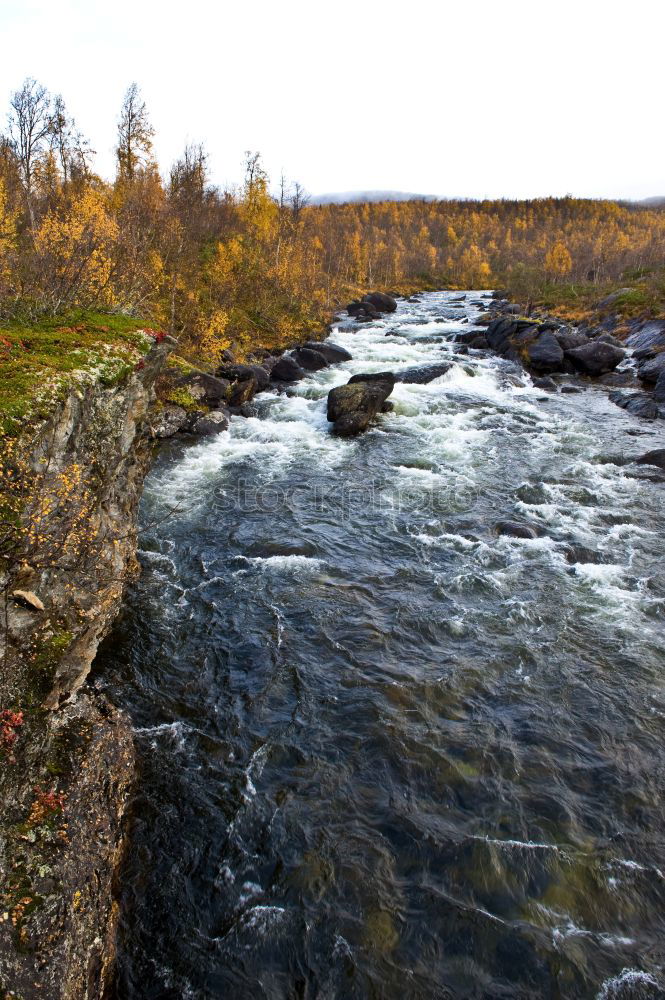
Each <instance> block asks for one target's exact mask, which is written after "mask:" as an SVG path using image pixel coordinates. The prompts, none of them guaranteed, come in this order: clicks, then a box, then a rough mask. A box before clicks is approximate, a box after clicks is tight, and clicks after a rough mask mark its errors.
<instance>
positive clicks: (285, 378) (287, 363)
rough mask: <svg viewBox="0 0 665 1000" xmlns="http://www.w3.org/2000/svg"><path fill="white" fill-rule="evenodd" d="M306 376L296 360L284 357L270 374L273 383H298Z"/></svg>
mask: <svg viewBox="0 0 665 1000" xmlns="http://www.w3.org/2000/svg"><path fill="white" fill-rule="evenodd" d="M305 374H306V373H305V371H304V370H303V369H302V368H301V367H300V365H299V364H298V362H297V361H296V360H295V358H290V357H288V356H287V355H284V357H283V358H280V359H279V361H278V362H277V364H276V365H274V367H273V369H272V371H271V372H270V378H271V379H272V380H273V382H298V381H300V379H301V378H304V377H305Z"/></svg>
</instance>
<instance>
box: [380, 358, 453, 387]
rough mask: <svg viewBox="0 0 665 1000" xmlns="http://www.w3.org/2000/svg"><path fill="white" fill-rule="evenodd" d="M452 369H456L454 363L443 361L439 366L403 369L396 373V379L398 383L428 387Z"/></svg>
mask: <svg viewBox="0 0 665 1000" xmlns="http://www.w3.org/2000/svg"><path fill="white" fill-rule="evenodd" d="M451 368H454V362H452V361H441V362H440V363H439V364H433V365H419V366H418V367H417V368H402V370H401V371H397V372H395V373H394V378H395V381H396V382H404V383H406V384H409V385H426V384H427V383H428V382H433V381H434V379H435V378H439V377H440V376H441V375H445V374H446V372H448V371H450V369H451Z"/></svg>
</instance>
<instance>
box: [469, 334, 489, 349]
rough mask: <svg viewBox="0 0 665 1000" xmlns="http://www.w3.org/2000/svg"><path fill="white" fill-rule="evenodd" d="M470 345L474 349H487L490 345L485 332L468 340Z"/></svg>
mask: <svg viewBox="0 0 665 1000" xmlns="http://www.w3.org/2000/svg"><path fill="white" fill-rule="evenodd" d="M468 346H469V347H472V348H473V349H474V351H487V350H489V346H490V345H489V344H488V343H487V337H486V336H485V335H484V334H483V333H478V334H476V336H475V337H473V338H472V339H471V340H469V341H468Z"/></svg>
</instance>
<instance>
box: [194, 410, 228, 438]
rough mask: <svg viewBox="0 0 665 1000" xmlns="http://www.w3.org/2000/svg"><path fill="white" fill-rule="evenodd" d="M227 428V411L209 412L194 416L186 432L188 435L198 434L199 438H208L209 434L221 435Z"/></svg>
mask: <svg viewBox="0 0 665 1000" xmlns="http://www.w3.org/2000/svg"><path fill="white" fill-rule="evenodd" d="M228 428H229V414H228V411H227V410H211V411H210V412H209V413H201V414H197V415H196V419H195V420H193V421H192V423H191V425H190V426H189V428H188V430H189V432H190V434H198V435H199V436H200V437H210V435H211V434H221V433H222V431H226V430H228Z"/></svg>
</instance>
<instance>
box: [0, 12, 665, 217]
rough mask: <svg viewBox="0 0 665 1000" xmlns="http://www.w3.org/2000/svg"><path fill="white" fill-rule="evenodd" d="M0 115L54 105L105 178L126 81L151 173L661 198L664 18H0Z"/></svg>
mask: <svg viewBox="0 0 665 1000" xmlns="http://www.w3.org/2000/svg"><path fill="white" fill-rule="evenodd" d="M0 39H1V50H0V51H1V53H2V58H1V59H0V99H1V103H2V104H3V106H4V107H6V105H7V102H8V100H9V95H10V92H11V91H12V90H14V89H16V88H17V87H18V86H19V85H20V84H21V82H22V80H23V78H24V77H26V76H28V75H30V76H34V77H36V78H37V79H38V80H40V82H42V83H43V84H44V85H45V86H46V87H47V88H48V89H49V90H51V91H53V92H56V93H57V92H61V93H62V94H63V96H64V98H65V101H66V103H67V105H68V107H69V110H70V112H71V113H73V114H74V116H75V118H76V119H77V121H78V123H79V126H80V127H81V128H82V130H83V131H84V132H85V133H86V134H87V135H88V136H89V138H90V139H91V142H92V145H93V148H95V149H96V150H97V151H98V153H99V157H98V160H97V168H98V170H99V171H100V172H101V173H102V174H104V175H106V176H111V175H112V173H113V170H114V163H113V156H112V149H113V143H114V136H115V125H116V120H117V115H118V111H119V107H120V104H121V100H122V96H123V93H124V91H125V90H126V88H127V86H128V84H129V83H130V82H131V81H132V80H136V81H137V83H138V84H139V86H140V88H141V90H142V92H143V95H144V97H145V100H146V101H147V104H148V108H149V111H150V115H151V119H152V123H153V125H154V127H155V129H156V130H157V137H156V144H155V148H156V152H157V155H158V159H159V162H160V166H161V167H162V170H166V169H167V167H168V165H169V164H170V162H171V161H172V160H173V159H174V157H175V156H177V155H178V153H179V152H180V151H181V149H182V147H183V145H184V143H185V141H203V142H204V144H205V146H206V148H207V149H208V152H209V154H210V165H211V171H212V175H213V179H214V180H215V181H216V182H218V183H222V184H224V183H227V182H228V183H235V182H237V181H239V180H240V177H241V164H242V159H243V152H244V150H246V149H252V150H260V151H261V153H262V155H263V159H264V162H265V164H266V166H267V168H268V170H269V172H270V174H271V177H272V179H273V181H276V180H277V177H278V175H279V173H280V171H281V169H282V168H283V169H284V171H285V173H286V174H287V175H288V176H289V177H290V178H291V179H295V180H299V181H300V182H301V183H302V184H304V185H305V187H306V188H307V190H309V191H310V192H312V193H313V194H320V193H323V192H332V191H349V190H370V189H395V190H403V191H416V192H421V193H425V194H438V195H442V196H444V197H445V196H447V197H457V196H459V197H485V196H486V197H501V196H504V197H533V196H538V195H547V194H556V195H562V194H566V193H571V194H574V195H589V196H592V195H595V196H602V197H624V198H628V197H633V198H642V197H646V196H649V195H665V127H664V123H663V109H664V106H665V82H664V79H665V78H664V73H663V64H664V62H665V59H664V53H665V0H648V2H647V0H632V2H630V3H627V2H626V0H621V2H617V0H558V2H556V3H551V2H548V3H544V2H542V0H455V2H452V3H448V2H442V0H439V2H436V0H432V2H429V3H427V2H424V0H408V2H406V3H404V2H400V3H396V2H394V0H336V2H334V3H327V4H324V3H317V2H316V0H309V2H306V0H281V2H280V0H234V2H229V0H219V2H216V3H214V2H210V0H188V2H186V3H184V2H182V0H178V2H177V3H174V2H173V0H162V2H159V3H157V2H155V0H111V2H109V0H105V2H103V3H101V2H98V0H62V2H54V0H0Z"/></svg>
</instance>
